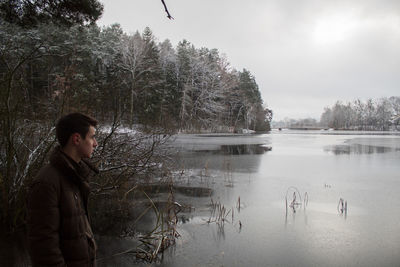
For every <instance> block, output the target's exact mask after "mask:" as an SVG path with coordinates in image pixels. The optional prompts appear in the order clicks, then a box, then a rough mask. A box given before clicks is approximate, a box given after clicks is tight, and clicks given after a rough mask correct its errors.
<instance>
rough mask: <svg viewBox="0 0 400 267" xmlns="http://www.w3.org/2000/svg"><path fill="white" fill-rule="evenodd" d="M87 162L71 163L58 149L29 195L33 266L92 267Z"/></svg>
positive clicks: (93, 247) (93, 254) (91, 169)
mask: <svg viewBox="0 0 400 267" xmlns="http://www.w3.org/2000/svg"><path fill="white" fill-rule="evenodd" d="M93 172H96V173H97V172H98V171H97V169H96V168H95V167H93V166H92V165H90V164H89V163H88V162H86V161H83V160H82V161H81V163H80V164H78V163H76V162H74V161H73V160H72V159H71V158H69V157H68V156H67V155H66V154H64V153H63V152H62V151H61V150H60V148H57V149H55V151H54V152H53V154H52V155H51V157H50V164H48V165H46V166H44V167H43V168H42V169H41V170H40V172H39V174H38V175H37V177H36V178H35V180H34V182H33V183H32V185H31V187H30V190H29V194H28V202H27V206H28V242H29V248H30V254H31V260H32V264H33V266H49V265H51V266H66V265H67V266H68V267H73V266H79V267H81V266H93V264H94V261H95V253H96V244H95V241H94V237H93V233H92V230H91V227H90V224H89V221H88V212H87V201H88V195H89V183H88V178H89V175H90V174H92V173H93Z"/></svg>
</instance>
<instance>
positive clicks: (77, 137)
mask: <svg viewBox="0 0 400 267" xmlns="http://www.w3.org/2000/svg"><path fill="white" fill-rule="evenodd" d="M71 140H72V144H74V145H78V144H79V143H80V142H81V135H80V134H79V133H73V134H72V135H71Z"/></svg>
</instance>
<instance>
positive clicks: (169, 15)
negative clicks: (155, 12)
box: [161, 0, 174, 19]
mask: <svg viewBox="0 0 400 267" xmlns="http://www.w3.org/2000/svg"><path fill="white" fill-rule="evenodd" d="M161 2H162V3H163V5H164V9H165V12H167V18H169V19H174V18H173V17H172V16H171V14H169V11H168V8H167V5H166V4H165V2H164V0H161Z"/></svg>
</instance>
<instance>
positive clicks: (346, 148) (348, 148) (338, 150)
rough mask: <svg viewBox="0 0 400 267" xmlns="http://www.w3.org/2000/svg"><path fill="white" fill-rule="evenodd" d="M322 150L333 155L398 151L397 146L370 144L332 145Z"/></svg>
mask: <svg viewBox="0 0 400 267" xmlns="http://www.w3.org/2000/svg"><path fill="white" fill-rule="evenodd" d="M324 151H326V152H331V153H333V154H335V155H342V154H374V153H387V152H394V151H399V149H397V148H392V147H385V146H371V145H362V144H349V145H334V146H326V147H324Z"/></svg>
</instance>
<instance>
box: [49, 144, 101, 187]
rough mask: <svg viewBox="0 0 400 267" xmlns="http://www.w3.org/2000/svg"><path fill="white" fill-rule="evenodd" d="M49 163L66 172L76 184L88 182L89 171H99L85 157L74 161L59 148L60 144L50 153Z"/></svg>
mask: <svg viewBox="0 0 400 267" xmlns="http://www.w3.org/2000/svg"><path fill="white" fill-rule="evenodd" d="M50 164H52V165H53V166H55V167H56V168H57V169H59V170H60V171H61V172H62V173H64V174H66V175H67V176H68V177H70V178H71V179H72V181H73V182H75V183H77V184H80V183H82V182H88V177H89V175H90V171H92V172H94V173H96V174H98V173H99V170H98V169H97V168H96V167H95V166H93V165H92V164H91V163H90V162H89V161H88V160H86V159H83V160H81V162H79V163H77V162H75V161H74V160H73V159H72V158H71V157H69V156H68V155H67V154H65V153H64V152H63V151H62V150H61V147H60V146H57V147H56V148H55V149H54V151H53V153H52V154H51V156H50Z"/></svg>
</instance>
